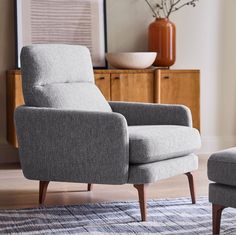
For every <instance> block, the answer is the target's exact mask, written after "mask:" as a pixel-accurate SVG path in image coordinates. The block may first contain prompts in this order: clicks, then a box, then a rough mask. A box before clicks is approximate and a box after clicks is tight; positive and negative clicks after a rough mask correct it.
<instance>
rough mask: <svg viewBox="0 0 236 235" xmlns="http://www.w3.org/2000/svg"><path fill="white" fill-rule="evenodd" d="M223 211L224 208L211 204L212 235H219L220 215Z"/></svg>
mask: <svg viewBox="0 0 236 235" xmlns="http://www.w3.org/2000/svg"><path fill="white" fill-rule="evenodd" d="M224 209H225V207H224V206H221V205H216V204H212V220H213V221H212V226H213V227H212V228H213V235H219V234H220V221H221V214H222V211H223V210H224Z"/></svg>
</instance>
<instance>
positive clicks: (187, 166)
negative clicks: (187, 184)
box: [129, 154, 198, 184]
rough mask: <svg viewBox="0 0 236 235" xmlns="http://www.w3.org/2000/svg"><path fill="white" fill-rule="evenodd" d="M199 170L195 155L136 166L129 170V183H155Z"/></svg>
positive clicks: (131, 166)
mask: <svg viewBox="0 0 236 235" xmlns="http://www.w3.org/2000/svg"><path fill="white" fill-rule="evenodd" d="M197 168H198V157H197V156H196V155H194V154H190V155H188V156H183V157H178V158H172V159H168V160H164V161H157V162H153V163H148V164H134V165H130V168H129V183H131V184H143V183H154V182H156V181H158V180H162V179H167V178H169V177H172V176H176V175H181V174H183V173H186V172H191V171H195V170H197Z"/></svg>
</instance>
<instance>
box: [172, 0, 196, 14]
mask: <svg viewBox="0 0 236 235" xmlns="http://www.w3.org/2000/svg"><path fill="white" fill-rule="evenodd" d="M197 1H198V0H191V1H189V2H186V3H184V4H182V5H180V6H179V7H176V8H175V9H174V10H173V11H172V12H175V11H178V10H179V9H181V8H183V7H185V6H193V7H195V6H196V2H197Z"/></svg>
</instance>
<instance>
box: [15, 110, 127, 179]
mask: <svg viewBox="0 0 236 235" xmlns="http://www.w3.org/2000/svg"><path fill="white" fill-rule="evenodd" d="M15 118H16V126H17V133H18V140H19V146H20V148H19V150H20V156H21V163H22V169H23V172H24V175H25V176H26V177H27V178H29V179H34V180H36V179H40V180H51V181H78V182H81V183H89V182H91V183H103V184H108V183H110V184H122V183H126V182H127V179H128V166H129V155H128V153H129V142H128V133H127V123H126V120H125V118H124V117H123V116H122V115H120V114H118V113H107V112H90V111H77V110H61V109H52V108H50V109H49V108H34V107H20V108H18V109H17V110H16V112H15ZM111 130H112V131H111Z"/></svg>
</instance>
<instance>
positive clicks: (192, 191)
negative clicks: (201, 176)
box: [185, 172, 196, 204]
mask: <svg viewBox="0 0 236 235" xmlns="http://www.w3.org/2000/svg"><path fill="white" fill-rule="evenodd" d="M185 175H187V177H188V182H189V189H190V194H191V198H192V203H193V204H196V195H195V188H194V179H193V175H192V173H191V172H188V173H186V174H185Z"/></svg>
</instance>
